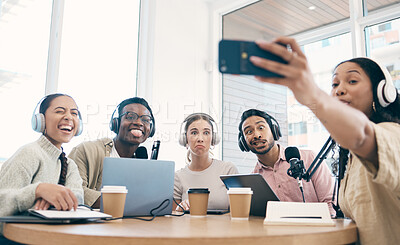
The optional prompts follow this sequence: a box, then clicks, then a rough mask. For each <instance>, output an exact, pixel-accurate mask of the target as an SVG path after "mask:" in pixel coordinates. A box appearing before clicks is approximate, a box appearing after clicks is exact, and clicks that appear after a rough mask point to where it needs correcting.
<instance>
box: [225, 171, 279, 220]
mask: <svg viewBox="0 0 400 245" xmlns="http://www.w3.org/2000/svg"><path fill="white" fill-rule="evenodd" d="M220 178H221V180H222V181H223V182H224V184H225V186H226V188H227V189H229V188H235V187H236V188H237V187H250V188H251V190H252V191H253V196H252V197H251V207H250V215H254V216H263V217H265V213H266V208H267V202H268V201H279V198H278V197H277V196H276V194H275V193H274V191H273V190H272V189H271V187H270V186H269V185H268V183H267V182H266V181H265V179H264V177H262V175H260V174H234V175H221V176H220Z"/></svg>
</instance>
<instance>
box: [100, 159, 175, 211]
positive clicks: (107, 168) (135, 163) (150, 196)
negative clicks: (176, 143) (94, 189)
mask: <svg viewBox="0 0 400 245" xmlns="http://www.w3.org/2000/svg"><path fill="white" fill-rule="evenodd" d="M174 174H175V163H174V162H172V161H163V160H147V159H137V158H111V157H106V158H104V166H103V180H102V186H105V185H123V186H126V188H127V189H128V193H127V195H126V201H125V208H124V216H150V215H152V214H156V215H166V214H171V212H172V202H173V200H172V198H173V191H174ZM160 205H161V206H160ZM157 207H158V209H156V210H154V211H153V213H152V214H151V213H150V212H151V210H152V209H154V208H157ZM101 210H103V207H102V206H101Z"/></svg>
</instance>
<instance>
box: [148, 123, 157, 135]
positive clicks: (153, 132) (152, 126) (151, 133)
mask: <svg viewBox="0 0 400 245" xmlns="http://www.w3.org/2000/svg"><path fill="white" fill-rule="evenodd" d="M150 127H151V129H150V134H149V137H153V136H154V134H155V133H156V127H155V126H154V123H152V124H151V126H150Z"/></svg>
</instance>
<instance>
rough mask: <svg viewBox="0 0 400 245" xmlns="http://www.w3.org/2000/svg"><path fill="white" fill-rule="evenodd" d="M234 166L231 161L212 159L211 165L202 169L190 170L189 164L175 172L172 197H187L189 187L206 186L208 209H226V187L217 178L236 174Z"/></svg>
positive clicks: (182, 198)
mask: <svg viewBox="0 0 400 245" xmlns="http://www.w3.org/2000/svg"><path fill="white" fill-rule="evenodd" d="M237 173H238V170H237V168H236V166H235V165H234V164H233V163H231V162H223V161H220V160H216V159H213V160H212V162H211V165H210V166H209V167H208V168H206V169H205V170H203V171H192V170H190V169H189V165H186V166H185V167H184V168H182V169H180V170H178V171H176V172H175V184H174V198H175V199H176V200H182V201H183V200H186V199H188V194H187V190H188V189H189V188H201V187H203V188H208V190H209V191H210V196H209V197H208V209H228V208H229V199H228V195H227V193H226V191H227V189H226V187H225V185H224V183H223V182H222V180H221V179H220V178H219V176H220V175H228V174H237Z"/></svg>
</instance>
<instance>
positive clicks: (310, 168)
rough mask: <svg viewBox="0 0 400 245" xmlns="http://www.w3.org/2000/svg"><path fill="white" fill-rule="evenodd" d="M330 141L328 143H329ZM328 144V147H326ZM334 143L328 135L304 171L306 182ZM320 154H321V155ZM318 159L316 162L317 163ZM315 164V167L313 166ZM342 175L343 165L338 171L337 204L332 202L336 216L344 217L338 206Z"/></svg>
mask: <svg viewBox="0 0 400 245" xmlns="http://www.w3.org/2000/svg"><path fill="white" fill-rule="evenodd" d="M329 143H330V145H329ZM328 145H329V147H328ZM335 145H336V142H335V141H334V140H333V139H332V137H331V136H329V138H328V140H327V141H326V142H325V144H324V146H323V147H322V149H321V150H320V152H319V153H318V155H317V156H316V157H315V159H314V161H313V162H312V163H311V165H310V167H309V168H308V169H307V171H306V173H305V174H304V176H303V179H305V180H306V181H307V182H309V181H310V180H311V177H312V176H313V175H314V173H315V171H316V170H317V169H318V167H319V166H320V165H321V163H322V161H323V160H325V159H326V156H327V155H328V153H329V152H330V151H331V150H332V149H333V147H334V146H335ZM327 147H328V148H327ZM321 155H322V156H321ZM317 161H318V163H317ZM315 164H316V165H315ZM314 165H315V167H314ZM343 176H344V166H339V173H338V176H337V177H338V178H337V181H338V188H337V194H336V195H337V198H336V201H337V205H334V204H333V207H334V209H335V211H336V217H337V218H339V217H341V218H342V217H344V215H343V212H342V210H341V209H340V207H339V188H340V181H341V179H343ZM335 190H336V185H335Z"/></svg>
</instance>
